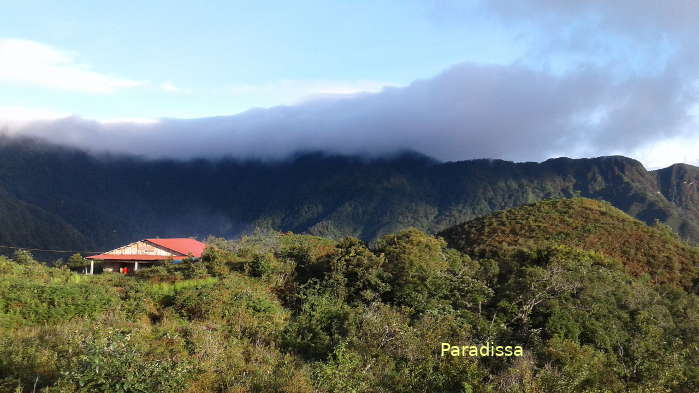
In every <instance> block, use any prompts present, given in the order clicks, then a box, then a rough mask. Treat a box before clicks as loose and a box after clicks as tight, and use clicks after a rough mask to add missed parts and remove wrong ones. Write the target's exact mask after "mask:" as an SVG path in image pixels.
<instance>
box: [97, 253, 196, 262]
mask: <svg viewBox="0 0 699 393" xmlns="http://www.w3.org/2000/svg"><path fill="white" fill-rule="evenodd" d="M184 258H186V256H177V255H175V256H167V255H138V254H122V255H119V254H99V255H93V256H91V257H87V259H99V260H104V261H114V260H118V261H166V260H168V259H173V260H179V259H184Z"/></svg>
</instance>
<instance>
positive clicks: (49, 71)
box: [0, 39, 146, 94]
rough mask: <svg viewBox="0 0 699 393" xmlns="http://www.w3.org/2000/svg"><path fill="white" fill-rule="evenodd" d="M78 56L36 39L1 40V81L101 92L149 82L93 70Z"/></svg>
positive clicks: (110, 91)
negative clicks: (78, 60)
mask: <svg viewBox="0 0 699 393" xmlns="http://www.w3.org/2000/svg"><path fill="white" fill-rule="evenodd" d="M76 57H77V56H76V55H75V54H73V53H69V52H65V51H62V50H59V49H56V48H53V47H51V46H49V45H45V44H42V43H39V42H35V41H29V40H19V39H0V59H2V61H0V83H17V84H29V85H35V86H42V87H48V88H53V89H61V90H71V91H79V92H87V93H101V94H105V93H112V92H114V91H116V90H118V89H125V88H131V87H137V86H141V85H144V84H145V83H146V82H143V81H135V80H130V79H125V78H121V77H117V76H112V75H106V74H102V73H99V72H96V71H92V70H90V68H89V67H88V66H87V65H85V64H82V63H79V62H77V60H76Z"/></svg>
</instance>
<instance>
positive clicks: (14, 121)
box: [0, 106, 71, 131]
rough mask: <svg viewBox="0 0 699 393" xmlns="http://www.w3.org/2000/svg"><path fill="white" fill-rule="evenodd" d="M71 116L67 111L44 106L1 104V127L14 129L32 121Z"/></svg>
mask: <svg viewBox="0 0 699 393" xmlns="http://www.w3.org/2000/svg"><path fill="white" fill-rule="evenodd" d="M69 116H71V114H70V113H67V112H57V111H53V110H50V109H44V108H26V107H21V106H0V129H3V130H5V129H6V130H8V131H9V130H14V129H17V128H19V127H22V126H25V125H27V124H29V123H31V122H32V121H38V120H56V119H62V118H66V117H69Z"/></svg>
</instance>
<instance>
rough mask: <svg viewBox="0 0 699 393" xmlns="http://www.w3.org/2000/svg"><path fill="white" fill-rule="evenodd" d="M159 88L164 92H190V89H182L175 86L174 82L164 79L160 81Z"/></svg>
mask: <svg viewBox="0 0 699 393" xmlns="http://www.w3.org/2000/svg"><path fill="white" fill-rule="evenodd" d="M160 89H161V90H162V91H164V92H167V93H185V94H188V93H191V90H190V89H183V88H181V87H177V86H175V84H174V83H172V81H165V82H163V83H161V84H160Z"/></svg>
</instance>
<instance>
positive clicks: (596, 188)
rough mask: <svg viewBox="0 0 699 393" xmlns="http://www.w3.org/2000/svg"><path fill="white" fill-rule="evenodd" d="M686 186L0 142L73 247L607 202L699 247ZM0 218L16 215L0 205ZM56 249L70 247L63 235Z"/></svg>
mask: <svg viewBox="0 0 699 393" xmlns="http://www.w3.org/2000/svg"><path fill="white" fill-rule="evenodd" d="M694 179H697V180H699V168H697V167H693V166H689V165H680V166H672V167H668V168H664V169H660V170H655V171H648V170H646V169H645V168H644V167H643V165H642V164H641V163H640V162H638V161H636V160H633V159H630V158H626V157H622V156H607V157H597V158H585V159H571V158H564V157H561V158H552V159H549V160H546V161H543V162H541V163H536V162H522V163H515V162H511V161H504V160H497V159H496V160H490V159H476V160H467V161H456V162H438V161H435V160H433V159H430V158H429V157H425V156H423V155H420V154H417V153H410V152H408V153H403V154H396V155H392V156H388V157H373V158H372V157H360V156H338V155H330V154H325V153H312V152H306V153H302V154H298V155H296V156H295V157H292V158H290V159H289V160H287V161H276V162H263V161H252V160H247V161H238V160H234V159H231V158H227V159H221V160H206V159H199V160H190V161H176V160H142V159H138V158H133V157H94V156H92V155H90V154H88V153H86V152H82V151H79V150H76V149H70V148H61V147H56V146H51V145H47V144H44V143H42V142H37V141H31V140H26V139H25V140H21V139H12V138H5V139H4V140H3V141H2V143H0V188H2V189H5V190H6V192H7V196H6V198H11V199H12V200H13V201H21V202H23V203H25V204H28V205H32V206H35V207H37V208H39V209H41V210H43V211H45V212H46V213H47V214H50V215H52V216H55V217H57V219H59V220H60V221H61V222H63V223H65V227H64V228H63V229H56V231H57V232H62V233H70V232H71V231H72V229H70V228H73V229H75V230H76V231H77V232H78V237H77V238H80V239H83V240H81V241H79V242H78V243H79V245H80V246H81V247H80V249H100V248H110V247H114V246H118V245H120V244H123V243H125V242H128V241H132V240H133V239H138V238H146V237H152V236H163V237H173V236H174V237H182V236H196V237H206V236H207V235H210V234H211V235H216V236H225V237H231V236H235V235H237V234H239V233H241V232H245V231H250V230H253V229H254V228H272V229H277V230H284V231H287V230H289V231H293V232H305V233H310V234H313V235H319V236H326V237H331V238H341V237H344V236H355V237H359V238H362V239H364V240H373V239H376V238H378V237H380V236H381V235H383V234H386V233H392V232H396V231H398V230H400V229H403V228H406V227H417V228H418V229H421V230H424V231H427V232H429V233H437V232H439V231H441V230H443V229H445V228H448V227H450V226H453V225H455V224H458V223H461V222H464V221H468V220H471V219H474V218H476V217H481V216H485V215H487V214H490V213H493V212H496V211H500V210H503V209H507V208H511V207H516V206H521V205H525V204H527V203H531V202H535V201H539V200H543V199H547V198H554V197H563V198H569V197H575V196H584V197H588V198H592V199H602V200H606V201H608V202H610V203H611V204H612V205H614V206H616V207H617V208H619V209H621V210H623V211H625V212H627V213H629V214H630V215H632V216H634V217H636V218H638V219H640V220H642V221H644V222H646V223H649V224H653V223H654V222H655V221H656V220H659V221H661V222H664V223H667V224H668V225H669V226H670V227H672V228H673V230H674V231H676V232H677V233H678V234H680V236H681V237H682V238H683V239H685V240H688V241H691V242H698V241H699V208H696V207H694V206H699V203H697V204H696V205H695V204H693V201H699V193H697V192H695V189H694V188H691V187H693V186H695V185H696V183H695V184H692V185H691V187H690V186H687V184H689V182H691V181H694ZM683 182H686V183H683ZM0 198H2V195H0ZM2 214H3V215H5V216H7V217H8V218H9V217H10V216H13V215H14V213H13V212H12V211H10V210H9V209H5V211H4V212H2ZM30 216H31V215H30ZM32 221H34V220H33V219H32V218H31V217H29V218H26V219H24V220H21V221H19V222H20V224H12V225H0V236H3V234H5V235H6V237H7V236H8V235H9V234H11V233H16V232H22V231H21V230H19V229H22V228H18V227H17V225H20V226H22V225H26V226H28V227H30V226H31V225H32ZM36 221H37V222H40V221H41V220H38V219H37V220H36ZM13 222H16V220H15V221H13ZM22 222H24V224H22ZM13 225H14V227H13ZM22 230H23V229H22ZM25 232H26V231H25ZM49 237H50V236H48V235H47V234H42V235H41V236H31V235H26V236H25V237H24V238H23V239H15V242H16V243H17V244H13V245H17V246H22V247H37V248H46V247H47V246H48V245H49V244H51V245H52V246H57V245H56V244H55V243H56V242H57V239H59V240H60V235H56V236H54V237H51V238H49ZM69 238H73V236H72V235H71V236H69ZM58 243H61V244H63V245H64V246H65V247H75V246H76V244H75V243H74V242H73V240H68V239H63V240H60V241H58ZM59 245H60V244H59Z"/></svg>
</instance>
